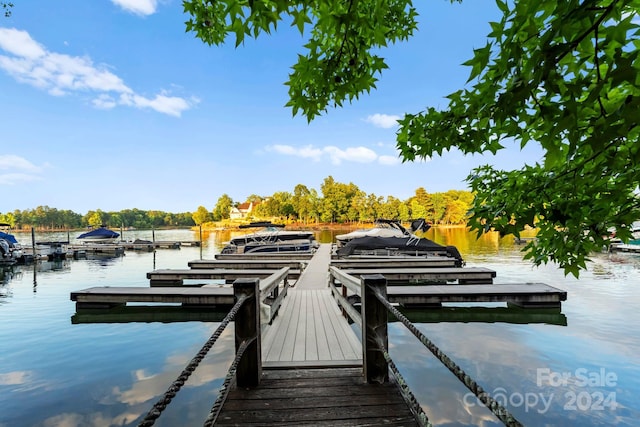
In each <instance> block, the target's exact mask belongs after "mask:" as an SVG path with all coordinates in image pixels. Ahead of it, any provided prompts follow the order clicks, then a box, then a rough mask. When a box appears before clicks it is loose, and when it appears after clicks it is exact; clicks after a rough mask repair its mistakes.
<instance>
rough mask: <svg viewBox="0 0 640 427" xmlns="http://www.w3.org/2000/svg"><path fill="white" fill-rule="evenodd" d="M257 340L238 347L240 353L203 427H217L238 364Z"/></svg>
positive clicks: (253, 339)
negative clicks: (250, 345)
mask: <svg viewBox="0 0 640 427" xmlns="http://www.w3.org/2000/svg"><path fill="white" fill-rule="evenodd" d="M255 340H256V338H252V339H250V340H247V341H243V342H242V344H240V346H239V347H238V351H237V352H236V358H235V359H233V362H232V363H231V366H230V367H229V370H228V371H227V376H226V377H225V379H224V381H223V382H222V385H221V386H220V392H219V393H218V398H217V399H216V401H215V402H214V403H213V406H212V407H211V410H210V411H209V415H208V416H207V419H206V420H205V421H204V424H203V427H212V426H214V425H215V423H216V420H217V419H218V415H220V411H221V410H222V405H223V404H224V402H225V401H226V400H227V396H229V391H230V390H231V381H232V380H233V378H234V377H235V375H236V370H237V369H238V363H240V359H242V356H243V355H244V352H245V350H246V349H247V347H249V344H251V343H252V342H254V341H255Z"/></svg>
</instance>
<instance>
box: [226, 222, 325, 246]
mask: <svg viewBox="0 0 640 427" xmlns="http://www.w3.org/2000/svg"><path fill="white" fill-rule="evenodd" d="M239 228H260V229H261V230H259V231H257V232H255V233H251V234H245V235H244V236H239V237H235V238H233V239H231V241H230V242H229V243H228V244H227V245H226V246H225V247H224V248H223V249H222V253H223V254H259V253H274V252H275V253H282V252H285V253H312V252H314V251H315V250H316V249H317V248H318V242H316V240H315V236H314V234H313V231H290V230H282V228H284V225H282V224H273V223H271V222H252V223H249V224H243V225H241V226H240V227H239Z"/></svg>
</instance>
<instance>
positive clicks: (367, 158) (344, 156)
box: [266, 145, 399, 165]
mask: <svg viewBox="0 0 640 427" xmlns="http://www.w3.org/2000/svg"><path fill="white" fill-rule="evenodd" d="M266 150H267V151H275V152H276V153H280V154H284V155H287V156H296V157H302V158H305V159H312V160H313V161H316V162H318V161H321V160H322V159H323V158H328V159H329V160H330V161H331V163H333V164H334V165H339V164H342V162H355V163H373V162H376V161H377V162H378V163H380V164H383V165H394V164H397V163H399V162H398V161H392V160H391V159H394V158H393V157H392V156H386V155H385V156H379V155H378V154H377V153H376V152H375V151H373V150H372V149H370V148H367V147H349V148H346V149H342V148H338V147H336V146H333V145H328V146H326V147H322V148H316V147H313V146H312V145H307V146H304V147H293V146H291V145H271V146H268V147H266Z"/></svg>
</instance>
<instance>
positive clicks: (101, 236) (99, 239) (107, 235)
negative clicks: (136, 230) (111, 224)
mask: <svg viewBox="0 0 640 427" xmlns="http://www.w3.org/2000/svg"><path fill="white" fill-rule="evenodd" d="M118 237H120V233H116V232H115V231H112V230H109V229H108V228H106V226H104V225H103V226H101V227H99V228H95V229H93V230H91V231H87V232H86V233H82V234H81V235H79V236H78V237H77V239H78V240H81V241H83V242H87V243H111V242H115V241H116V239H118Z"/></svg>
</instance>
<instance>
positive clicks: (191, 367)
mask: <svg viewBox="0 0 640 427" xmlns="http://www.w3.org/2000/svg"><path fill="white" fill-rule="evenodd" d="M248 298H249V297H248V296H241V297H239V298H238V300H237V301H236V303H235V305H234V306H233V307H232V308H231V310H229V313H228V314H227V315H226V316H225V318H224V319H223V320H222V322H220V325H219V326H218V328H217V329H216V330H215V332H214V333H213V334H212V335H211V337H210V338H209V339H208V340H207V342H206V343H205V344H204V345H203V346H202V348H201V349H200V351H199V352H198V353H197V354H196V356H194V357H193V359H191V361H190V362H189V363H188V364H187V366H186V367H185V368H184V369H183V370H182V372H181V373H180V375H178V378H176V380H175V381H174V382H173V383H172V384H171V385H170V386H169V388H168V389H167V391H166V392H165V393H164V394H163V395H162V397H161V398H160V399H158V401H157V402H156V403H155V404H154V405H153V407H152V408H151V409H150V410H149V412H148V413H147V415H146V416H145V417H144V418H143V419H142V421H140V423H139V424H138V427H150V426H153V425H154V424H155V422H156V420H157V419H158V417H160V415H161V414H162V411H164V410H165V408H166V407H167V406H168V405H169V404H170V403H171V401H172V400H173V398H174V397H175V396H176V394H177V393H178V392H179V391H180V389H181V388H182V386H183V385H184V384H185V383H186V381H187V380H188V379H189V377H190V376H191V374H192V373H193V371H195V370H196V368H197V367H198V365H199V364H200V362H202V360H203V359H204V357H205V356H206V355H207V353H209V350H211V348H212V347H213V345H214V344H215V343H216V341H217V340H218V338H219V337H220V335H221V334H222V332H223V331H224V330H225V328H226V327H227V326H228V325H229V323H231V321H232V320H233V319H234V318H235V316H236V314H237V313H238V311H239V310H240V307H241V306H242V304H243V303H244V302H245V301H246V300H247V299H248Z"/></svg>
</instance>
